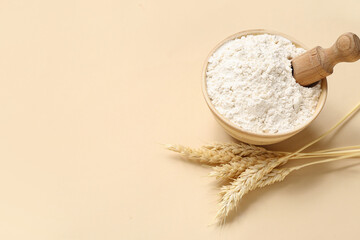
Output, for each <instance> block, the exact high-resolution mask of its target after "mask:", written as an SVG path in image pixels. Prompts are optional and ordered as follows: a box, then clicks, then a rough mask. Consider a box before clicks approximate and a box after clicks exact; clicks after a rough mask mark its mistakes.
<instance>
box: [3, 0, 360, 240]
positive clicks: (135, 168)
mask: <svg viewBox="0 0 360 240" xmlns="http://www.w3.org/2000/svg"><path fill="white" fill-rule="evenodd" d="M359 8H360V2H359V1H357V0H353V1H313V0H306V1H301V2H296V1H289V0H286V1H285V0H281V1H279V0H277V1H276V0H275V1H239V0H236V1H230V0H226V1H209V0H206V1H205V0H204V1H165V0H164V1H160V0H154V1H145V0H137V1H115V0H114V1H109V0H101V1H100V0H99V1H85V0H82V1H79V0H66V1H46V0H43V1H40V0H35V1H27V0H23V1H17V0H9V1H6V0H2V1H0V34H1V35H0V36H1V37H0V102H1V103H0V160H1V167H0V191H1V195H0V196H1V197H0V239H7V240H9V239H37V240H41V239H122V240H132V239H263V238H266V239H339V238H343V239H356V238H359V236H358V235H359V234H360V230H359V224H358V223H359V221H360V205H359V202H360V192H359V189H360V165H358V164H357V163H358V160H359V159H352V160H345V161H342V162H338V163H332V164H327V165H322V166H316V167H313V168H308V169H304V170H301V171H298V172H295V173H294V174H292V175H291V176H289V178H288V179H286V181H284V182H282V183H278V184H276V185H273V186H271V187H268V188H265V189H262V190H259V191H255V192H253V193H251V194H249V195H248V196H247V197H246V198H245V199H244V201H243V202H242V203H241V205H240V206H239V212H238V214H237V215H236V217H235V218H234V219H233V221H231V222H230V223H229V224H228V225H226V226H225V227H223V228H218V227H215V226H208V224H209V223H211V221H212V218H213V216H214V214H215V212H216V209H217V199H218V197H217V195H216V194H217V192H218V189H217V186H216V184H215V182H214V181H213V180H212V179H210V178H207V177H206V175H207V173H208V172H209V169H208V168H206V167H202V166H199V165H196V164H191V163H189V162H185V161H182V160H181V159H180V158H178V157H177V155H175V154H173V153H171V152H167V151H165V150H164V149H163V148H162V146H161V145H160V143H182V144H186V145H190V146H199V145H201V144H204V143H209V142H212V141H233V139H231V138H230V137H229V136H228V135H227V134H226V133H225V132H224V131H223V129H222V128H221V127H220V126H219V125H218V124H217V123H216V122H215V120H214V119H213V117H212V116H211V113H210V111H209V110H208V108H207V106H206V104H205V101H204V100H203V98H202V95H201V90H200V74H201V68H202V65H203V61H204V59H205V57H206V55H207V54H208V52H209V51H210V50H211V49H212V48H213V46H215V44H216V43H218V42H219V41H221V40H222V39H224V38H225V37H227V36H228V35H231V34H233V33H236V32H238V31H242V30H246V29H253V28H267V29H273V30H277V31H281V32H284V33H286V34H288V35H290V36H293V37H294V38H296V39H298V40H299V41H301V42H303V43H305V44H306V45H308V46H315V45H321V46H324V47H327V46H330V45H331V44H332V43H333V42H334V41H335V39H336V38H337V37H338V36H339V35H340V34H342V33H343V32H346V31H353V32H355V33H358V34H360V28H359V26H360V15H359ZM359 80H360V62H357V63H353V64H342V65H339V66H337V67H336V69H335V74H334V75H333V76H331V77H330V78H329V96H328V101H327V103H326V107H325V108H324V110H323V112H322V113H321V115H320V116H319V118H318V119H317V120H316V121H315V122H314V123H313V124H312V125H311V126H310V127H309V128H307V129H306V130H305V131H304V132H302V133H300V134H298V135H297V136H295V137H293V138H291V139H289V140H288V141H286V142H283V143H281V144H276V145H273V146H271V148H272V149H280V150H293V149H296V148H298V147H299V146H301V144H302V143H305V142H307V141H309V140H311V139H313V138H314V137H316V136H318V135H319V134H320V133H321V132H323V131H324V130H326V129H328V128H329V127H330V126H331V125H332V124H333V123H335V122H336V121H337V120H338V119H339V118H340V117H342V116H343V115H344V114H345V113H347V112H348V111H349V110H350V108H352V107H353V106H354V105H356V104H357V103H358V102H359V101H360V94H359V87H360V83H359V82H360V81H359ZM359 123H360V116H355V117H354V118H353V119H352V120H351V121H350V122H349V123H348V124H347V125H346V126H344V127H343V128H341V129H340V130H339V131H338V132H337V133H336V135H334V136H333V137H332V138H327V139H326V140H325V141H323V142H322V143H321V144H319V145H317V148H321V147H335V146H345V145H350V144H352V145H355V144H359V142H360V127H359Z"/></svg>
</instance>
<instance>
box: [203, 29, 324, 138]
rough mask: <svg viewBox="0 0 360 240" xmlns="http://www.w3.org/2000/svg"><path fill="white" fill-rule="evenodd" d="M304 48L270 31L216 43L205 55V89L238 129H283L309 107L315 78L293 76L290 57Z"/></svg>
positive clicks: (293, 124)
mask: <svg viewBox="0 0 360 240" xmlns="http://www.w3.org/2000/svg"><path fill="white" fill-rule="evenodd" d="M303 52H305V50H304V49H302V48H297V47H295V46H294V45H293V44H292V43H291V41H289V40H288V39H285V38H283V37H280V36H276V35H268V34H263V35H248V36H246V37H241V38H240V39H235V40H231V41H229V42H227V43H225V44H224V45H222V46H221V47H220V48H219V49H218V50H217V51H216V52H215V53H214V54H213V55H212V56H211V57H210V59H209V64H208V67H207V72H206V80H207V91H208V93H209V97H210V99H211V101H212V103H213V105H214V106H215V108H216V109H217V110H218V111H219V112H220V113H221V114H222V115H223V116H225V117H226V118H227V119H229V120H230V121H231V122H233V123H235V124H236V125H238V126H240V127H241V128H242V129H244V130H247V131H250V132H254V133H283V132H287V131H290V130H293V129H295V128H297V127H299V126H300V125H303V124H304V123H305V122H306V121H307V120H308V119H309V118H310V117H311V116H312V115H313V113H314V111H315V108H316V105H317V102H318V99H319V95H320V92H321V88H320V84H317V85H316V86H315V87H312V88H306V87H302V86H300V85H299V84H298V83H296V82H295V79H294V78H293V76H292V70H291V59H292V58H294V57H296V56H298V55H300V54H301V53H303Z"/></svg>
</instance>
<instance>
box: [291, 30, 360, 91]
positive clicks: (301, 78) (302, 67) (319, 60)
mask: <svg viewBox="0 0 360 240" xmlns="http://www.w3.org/2000/svg"><path fill="white" fill-rule="evenodd" d="M359 58H360V40H359V37H358V36H357V35H355V34H354V33H350V32H348V33H344V34H343V35H341V36H340V37H339V38H338V39H337V40H336V42H335V43H334V45H333V46H331V47H330V48H326V49H324V48H322V47H320V46H317V47H315V48H313V49H311V50H309V51H307V52H305V53H304V54H302V55H300V56H298V57H296V58H294V59H293V60H292V67H293V75H294V78H295V79H296V81H297V82H298V83H299V84H301V85H303V86H308V85H310V84H313V83H315V82H317V81H319V80H320V79H322V78H324V77H327V76H329V75H330V74H332V73H333V69H334V66H335V65H336V64H338V63H340V62H355V61H357V60H359Z"/></svg>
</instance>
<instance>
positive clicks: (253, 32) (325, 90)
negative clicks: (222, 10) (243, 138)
mask: <svg viewBox="0 0 360 240" xmlns="http://www.w3.org/2000/svg"><path fill="white" fill-rule="evenodd" d="M260 34H269V35H279V36H281V37H284V38H286V39H288V40H290V41H291V42H292V43H293V44H294V45H295V46H296V47H301V48H304V49H305V50H308V49H309V48H308V47H307V46H306V45H305V44H303V43H301V42H299V41H298V40H296V39H294V38H293V37H290V36H288V35H287V34H284V33H281V32H278V31H274V30H268V29H248V30H244V31H241V32H237V33H235V34H232V35H230V36H228V37H227V38H225V39H224V40H222V41H220V42H219V43H218V44H216V45H215V47H214V48H213V49H212V50H211V51H210V53H209V54H208V55H207V57H206V59H205V63H204V65H203V68H202V74H201V82H202V83H201V89H202V93H203V96H204V98H205V101H206V104H207V105H208V107H209V108H210V110H211V111H212V112H213V114H215V115H216V117H218V118H219V120H221V121H222V122H223V123H225V124H226V125H228V126H229V127H231V128H233V129H236V130H237V131H240V132H242V133H245V134H247V135H250V136H252V137H260V138H274V137H277V138H278V137H286V136H288V135H294V134H296V133H297V132H299V131H301V130H302V129H304V128H305V127H306V126H308V125H309V124H310V123H311V122H312V121H314V120H315V118H317V116H318V115H319V114H320V112H321V110H322V109H323V108H324V105H325V102H326V99H327V94H328V85H327V79H326V78H323V79H321V80H320V81H319V83H318V84H321V93H320V96H319V100H318V105H317V106H316V109H315V112H314V114H313V116H312V117H311V118H309V119H308V120H307V121H306V122H305V123H304V124H301V125H300V126H298V127H297V128H295V129H292V130H290V131H286V132H281V133H254V132H250V131H247V130H245V129H243V128H241V127H240V126H238V125H236V124H234V123H233V122H231V121H230V120H229V119H227V118H226V117H224V116H223V115H222V114H221V113H219V112H218V111H217V110H216V108H215V107H214V105H213V104H212V102H211V99H210V97H209V95H208V91H207V81H206V71H207V66H208V64H209V58H210V57H211V56H212V55H213V54H214V52H215V51H216V50H218V49H219V47H221V46H222V45H224V44H225V43H227V42H228V41H230V40H234V39H237V38H241V37H242V36H247V35H260Z"/></svg>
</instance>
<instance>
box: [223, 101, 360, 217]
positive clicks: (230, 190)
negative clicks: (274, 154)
mask: <svg viewBox="0 0 360 240" xmlns="http://www.w3.org/2000/svg"><path fill="white" fill-rule="evenodd" d="M359 108H360V103H359V104H358V105H357V106H356V107H355V108H354V109H352V110H351V111H350V112H349V113H348V114H347V115H346V116H345V117H343V118H342V119H341V120H340V121H339V122H338V123H336V124H335V125H334V126H333V127H332V128H330V129H329V130H328V131H326V132H325V133H324V134H322V135H321V136H320V137H318V138H317V139H315V140H313V141H312V142H310V143H309V144H306V145H305V146H303V147H302V148H300V149H299V150H297V151H296V152H294V153H291V154H289V155H286V156H284V157H281V158H278V159H272V160H270V161H269V162H268V163H259V164H256V165H254V166H250V167H249V168H247V169H246V170H245V171H244V172H243V173H242V174H240V176H239V177H238V178H237V179H236V180H234V181H233V182H232V183H231V186H230V187H226V188H222V193H221V195H222V200H221V207H220V209H219V211H218V212H217V214H216V219H218V221H219V222H223V221H224V220H225V218H226V217H227V216H228V214H229V212H230V211H231V210H233V209H234V208H235V207H236V206H237V204H238V203H239V201H240V199H241V198H242V197H243V196H244V195H245V194H246V193H248V192H249V191H252V190H254V189H256V188H257V187H258V182H259V181H260V180H261V179H262V178H263V177H264V176H265V175H267V174H268V173H270V172H271V171H272V170H273V169H274V168H276V167H278V166H279V165H282V164H285V163H286V162H287V161H288V160H289V159H290V158H291V157H293V156H295V155H296V154H298V153H299V152H301V151H303V150H305V149H306V148H308V147H310V146H311V145H313V144H315V143H317V142H318V141H320V140H321V139H323V138H324V137H325V136H327V135H328V134H330V133H331V132H332V131H333V130H334V129H336V128H337V127H338V126H340V125H341V124H342V123H344V122H345V121H346V120H348V119H349V118H350V116H351V115H352V114H353V113H355V112H356V111H358V109H359Z"/></svg>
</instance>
